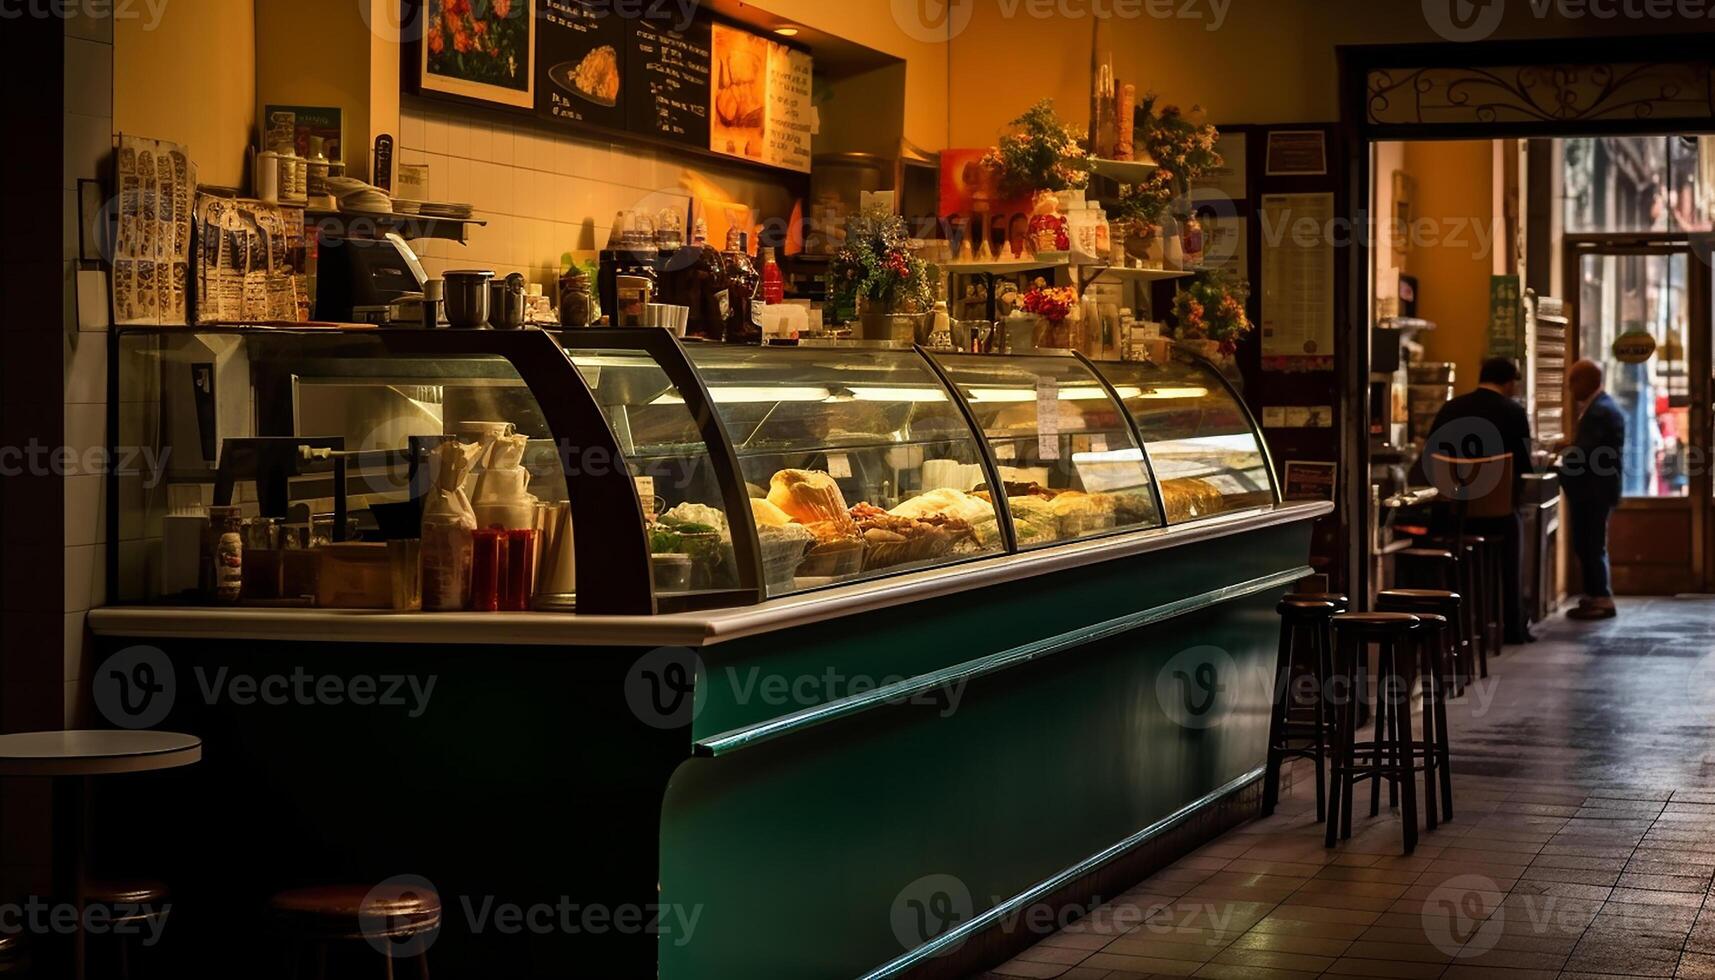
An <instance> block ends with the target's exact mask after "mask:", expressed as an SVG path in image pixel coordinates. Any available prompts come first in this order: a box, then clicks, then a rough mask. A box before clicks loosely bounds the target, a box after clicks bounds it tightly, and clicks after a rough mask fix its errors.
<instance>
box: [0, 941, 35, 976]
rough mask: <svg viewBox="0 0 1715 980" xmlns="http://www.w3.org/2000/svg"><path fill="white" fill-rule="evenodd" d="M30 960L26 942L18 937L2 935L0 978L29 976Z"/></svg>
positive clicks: (0, 944)
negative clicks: (26, 950)
mask: <svg viewBox="0 0 1715 980" xmlns="http://www.w3.org/2000/svg"><path fill="white" fill-rule="evenodd" d="M29 975H30V958H29V956H28V955H26V953H25V950H24V942H23V940H22V939H20V938H19V937H17V936H4V935H0V977H5V976H19V977H24V976H29Z"/></svg>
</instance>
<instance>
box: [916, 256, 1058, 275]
mask: <svg viewBox="0 0 1715 980" xmlns="http://www.w3.org/2000/svg"><path fill="white" fill-rule="evenodd" d="M1068 264H1069V263H1068V262H1067V260H1066V259H1064V258H1056V259H1049V260H1047V261H1043V260H1042V259H1008V260H1007V261H1005V262H949V263H948V264H947V265H945V266H944V267H943V270H944V271H945V272H946V273H947V274H948V275H954V276H960V275H963V276H1003V275H1008V274H1010V273H1014V272H1032V271H1035V270H1037V269H1062V268H1065V267H1066V266H1067V265H1068Z"/></svg>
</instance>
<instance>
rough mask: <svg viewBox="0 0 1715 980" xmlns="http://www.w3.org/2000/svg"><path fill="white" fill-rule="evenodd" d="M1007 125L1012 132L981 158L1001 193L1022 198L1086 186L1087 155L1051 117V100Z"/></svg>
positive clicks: (1071, 134) (1072, 133) (1074, 137)
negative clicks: (993, 176)
mask: <svg viewBox="0 0 1715 980" xmlns="http://www.w3.org/2000/svg"><path fill="white" fill-rule="evenodd" d="M1010 125H1011V126H1012V127H1013V132H1010V133H1008V134H1006V135H1005V136H1002V137H1001V138H1000V144H999V145H998V146H996V147H995V148H994V149H992V150H990V151H989V152H988V153H987V155H985V156H984V157H983V166H984V167H986V168H988V169H989V171H990V172H992V173H993V174H994V175H995V177H996V179H997V180H998V181H999V183H1000V191H1001V193H1002V194H1005V195H1007V196H1008V197H1023V196H1027V195H1031V194H1036V193H1039V192H1042V191H1056V192H1057V191H1073V190H1080V189H1082V188H1085V187H1088V186H1089V185H1090V153H1089V151H1088V150H1086V149H1084V147H1083V145H1082V144H1081V143H1080V142H1079V140H1078V136H1077V133H1076V131H1074V130H1073V129H1072V128H1071V127H1070V126H1067V125H1066V124H1065V123H1064V122H1062V121H1061V119H1060V117H1059V116H1057V115H1055V114H1054V100H1053V99H1043V100H1042V101H1041V102H1038V103H1036V104H1035V105H1033V106H1031V107H1030V108H1029V109H1028V110H1027V111H1026V112H1025V113H1024V115H1022V116H1019V117H1018V118H1017V119H1014V120H1013V121H1012V122H1011V124H1010Z"/></svg>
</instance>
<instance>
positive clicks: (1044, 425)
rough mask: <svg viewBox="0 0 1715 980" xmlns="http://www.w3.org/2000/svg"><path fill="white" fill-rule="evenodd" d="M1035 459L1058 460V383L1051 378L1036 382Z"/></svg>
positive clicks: (1040, 379)
mask: <svg viewBox="0 0 1715 980" xmlns="http://www.w3.org/2000/svg"><path fill="white" fill-rule="evenodd" d="M1036 443H1037V448H1036V458H1037V459H1044V460H1055V459H1059V458H1060V383H1059V382H1058V381H1055V380H1054V379H1053V378H1039V379H1037V382H1036Z"/></svg>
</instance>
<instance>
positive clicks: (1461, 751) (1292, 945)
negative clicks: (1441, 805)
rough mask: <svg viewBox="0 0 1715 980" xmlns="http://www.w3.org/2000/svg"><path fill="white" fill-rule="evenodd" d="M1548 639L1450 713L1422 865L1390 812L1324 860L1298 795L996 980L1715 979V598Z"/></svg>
mask: <svg viewBox="0 0 1715 980" xmlns="http://www.w3.org/2000/svg"><path fill="white" fill-rule="evenodd" d="M1538 632H1539V634H1540V635H1541V636H1542V642H1539V643H1537V644H1535V645H1534V646H1531V647H1527V648H1513V649H1510V650H1509V651H1508V652H1507V654H1506V655H1505V656H1504V657H1501V658H1500V659H1499V660H1497V661H1496V662H1495V663H1494V665H1493V673H1492V676H1491V677H1490V678H1489V679H1488V681H1486V682H1483V683H1481V684H1480V685H1478V686H1476V687H1475V688H1474V689H1472V690H1470V691H1468V692H1467V693H1466V695H1465V697H1464V698H1463V699H1461V700H1460V701H1458V702H1455V703H1454V705H1453V706H1452V709H1451V723H1452V727H1453V732H1454V767H1453V768H1454V773H1455V784H1454V792H1455V803H1456V808H1457V812H1456V815H1455V819H1454V821H1453V822H1452V823H1450V824H1443V825H1442V827H1441V828H1440V829H1439V830H1436V831H1434V832H1432V833H1426V834H1425V835H1424V836H1423V837H1422V841H1421V843H1420V844H1419V846H1418V848H1417V852H1416V853H1415V854H1414V855H1412V856H1411V857H1402V856H1400V832H1399V822H1398V817H1397V816H1390V815H1389V814H1388V811H1387V809H1386V808H1385V806H1384V808H1383V811H1382V816H1380V817H1378V818H1376V819H1374V820H1372V819H1369V818H1368V817H1367V813H1368V808H1367V807H1366V806H1360V808H1359V809H1358V811H1357V816H1356V817H1355V819H1354V824H1353V831H1354V833H1353V839H1352V840H1350V841H1347V842H1345V843H1344V844H1343V845H1342V846H1341V847H1339V848H1338V849H1336V850H1332V851H1330V850H1325V849H1324V848H1323V846H1322V826H1321V825H1320V824H1318V823H1317V822H1316V819H1315V807H1314V798H1313V796H1312V795H1311V793H1312V787H1313V782H1312V781H1311V780H1309V779H1304V780H1300V781H1298V788H1297V792H1296V793H1295V794H1294V795H1293V796H1291V797H1289V798H1288V799H1287V800H1285V801H1284V802H1283V803H1282V805H1281V808H1280V809H1279V810H1278V811H1277V812H1276V813H1275V815H1274V816H1273V817H1270V818H1268V819H1266V820H1258V821H1253V822H1252V823H1250V824H1247V825H1245V826H1242V827H1240V828H1238V829H1236V830H1234V831H1233V832H1231V833H1229V834H1227V835H1226V836H1224V837H1222V838H1220V839H1219V840H1217V841H1215V842H1213V843H1211V844H1209V845H1207V846H1205V847H1204V848H1202V849H1201V850H1199V851H1197V852H1196V853H1194V854H1192V855H1190V856H1188V857H1186V858H1185V859H1183V860H1181V861H1179V862H1178V863H1176V864H1175V865H1173V866H1172V867H1170V868H1167V869H1165V870H1163V871H1161V872H1160V873H1158V874H1156V875H1154V876H1153V877H1151V878H1149V879H1148V880H1146V881H1144V882H1142V883H1140V884H1138V885H1137V886H1136V887H1135V888H1133V889H1132V890H1131V891H1129V892H1127V893H1126V894H1124V895H1122V896H1120V897H1119V898H1118V899H1117V900H1116V901H1114V902H1112V903H1109V904H1108V905H1106V906H1104V907H1103V908H1102V909H1100V910H1099V911H1097V912H1095V913H1094V914H1092V915H1090V916H1088V917H1087V918H1084V919H1082V920H1081V921H1079V922H1077V923H1074V924H1073V925H1072V926H1070V927H1068V928H1066V929H1064V930H1062V931H1060V932H1058V933H1055V934H1053V935H1050V936H1048V937H1047V938H1045V939H1044V940H1043V941H1042V942H1041V943H1040V944H1039V945H1037V946H1036V947H1035V948H1034V949H1031V950H1029V951H1028V952H1026V953H1024V954H1023V955H1021V956H1019V957H1018V958H1017V959H1015V960H1013V961H1012V962H1010V963H1007V964H1005V965H1004V966H1001V967H998V968H996V969H995V970H993V971H991V972H990V973H987V974H984V975H983V978H984V980H993V978H999V977H1059V978H1063V980H1141V978H1144V977H1149V976H1166V977H1198V978H1208V980H1311V978H1314V977H1318V976H1332V977H1342V978H1345V977H1387V978H1405V980H1431V978H1445V980H1475V978H1491V977H1492V978H1497V980H1554V978H1556V977H1568V978H1577V980H1586V978H1592V980H1593V978H1597V977H1602V976H1626V977H1685V978H1696V980H1704V978H1710V980H1715V900H1712V899H1711V897H1710V889H1711V884H1710V881H1711V875H1712V874H1715V600H1694V599H1684V600H1667V599H1662V600H1635V601H1629V602H1626V603H1624V604H1623V607H1622V616H1621V618H1620V619H1618V620H1615V621H1612V622H1609V623H1605V624H1600V625H1597V626H1594V627H1591V626H1587V625H1580V624H1574V623H1569V622H1566V621H1564V620H1556V621H1554V622H1552V623H1550V624H1547V625H1546V626H1544V627H1540V628H1539V630H1538ZM1367 797H1368V794H1367V793H1366V792H1360V794H1359V799H1360V801H1365V802H1367ZM1706 905H1707V906H1708V908H1707V910H1705V906H1706Z"/></svg>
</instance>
